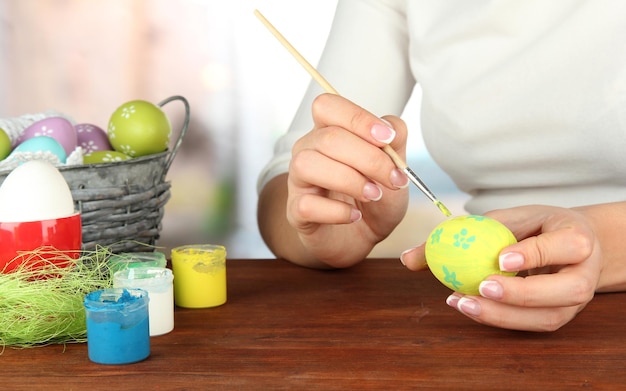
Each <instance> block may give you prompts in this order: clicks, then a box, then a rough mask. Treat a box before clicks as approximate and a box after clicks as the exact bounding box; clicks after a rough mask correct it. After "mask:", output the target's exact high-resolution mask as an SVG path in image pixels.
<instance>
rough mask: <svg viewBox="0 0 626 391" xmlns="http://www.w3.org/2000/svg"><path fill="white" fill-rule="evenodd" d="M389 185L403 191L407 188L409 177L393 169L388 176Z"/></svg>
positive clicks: (397, 169)
mask: <svg viewBox="0 0 626 391" xmlns="http://www.w3.org/2000/svg"><path fill="white" fill-rule="evenodd" d="M390 181H391V184H392V185H394V186H395V187H397V188H398V189H404V188H406V187H408V186H409V177H408V176H406V174H405V173H404V171H402V170H400V169H399V168H394V169H393V170H392V171H391V176H390Z"/></svg>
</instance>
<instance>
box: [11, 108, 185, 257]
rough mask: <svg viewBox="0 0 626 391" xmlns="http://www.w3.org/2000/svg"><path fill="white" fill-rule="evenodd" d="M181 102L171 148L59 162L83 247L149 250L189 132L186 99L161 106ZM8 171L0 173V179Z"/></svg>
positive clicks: (91, 248)
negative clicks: (95, 161) (78, 219)
mask: <svg viewBox="0 0 626 391" xmlns="http://www.w3.org/2000/svg"><path fill="white" fill-rule="evenodd" d="M176 100H178V101H181V102H182V103H183V105H184V106H185V118H184V121H183V125H182V128H181V130H180V132H179V134H178V139H177V140H176V142H175V143H174V146H173V148H172V149H171V150H167V151H165V152H161V153H158V154H153V155H148V156H142V157H138V158H134V159H129V160H125V161H121V162H113V163H99V164H84V165H74V166H66V167H59V171H60V172H61V174H62V175H63V177H64V178H65V180H66V181H67V183H68V185H69V187H70V190H71V192H72V197H73V199H74V205H75V208H76V210H77V211H79V212H80V213H81V220H82V231H83V250H88V251H89V250H93V249H95V248H96V246H106V247H108V249H109V250H110V251H111V252H113V253H119V252H131V251H152V250H153V248H152V247H151V246H154V245H155V244H156V241H157V239H158V238H159V233H160V231H161V220H162V219H163V215H164V207H165V204H166V203H167V201H168V199H169V198H170V187H171V184H170V182H167V181H166V180H165V176H166V175H167V172H168V170H169V168H170V165H171V164H172V162H173V161H174V158H175V157H176V153H177V152H178V149H179V148H180V145H181V143H182V140H183V138H184V137H185V134H186V133H187V128H188V126H189V119H190V109H189V103H188V102H187V100H186V99H185V98H184V97H182V96H172V97H169V98H167V99H165V100H163V101H161V102H159V103H158V105H159V106H160V107H163V106H164V105H166V104H168V103H170V102H172V101H176ZM8 174H9V172H1V173H0V184H1V183H2V182H3V181H4V178H6V176H7V175H8Z"/></svg>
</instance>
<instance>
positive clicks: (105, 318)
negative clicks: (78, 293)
mask: <svg viewBox="0 0 626 391" xmlns="http://www.w3.org/2000/svg"><path fill="white" fill-rule="evenodd" d="M148 302H149V298H148V292H146V291H145V290H143V289H126V288H106V289H102V290H98V291H95V292H91V293H88V294H87V295H86V296H85V301H84V304H85V310H86V318H87V350H88V354H89V359H90V360H91V361H93V362H95V363H98V364H129V363H133V362H137V361H141V360H143V359H145V358H147V357H148V356H149V355H150V330H149V321H148Z"/></svg>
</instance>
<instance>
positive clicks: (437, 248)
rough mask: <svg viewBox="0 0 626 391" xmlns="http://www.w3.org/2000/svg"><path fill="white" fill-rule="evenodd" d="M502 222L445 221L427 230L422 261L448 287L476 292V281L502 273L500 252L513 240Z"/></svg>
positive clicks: (463, 218)
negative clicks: (428, 232) (424, 257)
mask: <svg viewBox="0 0 626 391" xmlns="http://www.w3.org/2000/svg"><path fill="white" fill-rule="evenodd" d="M516 242H517V240H516V239H515V236H514V235H513V234H512V233H511V231H509V229H508V228H507V227H505V226H504V225H503V224H502V223H500V222H498V221H496V220H494V219H491V218H488V217H485V216H472V215H469V216H460V217H455V218H452V219H449V220H446V221H444V222H442V223H441V224H439V225H438V226H437V227H435V229H434V230H433V231H432V232H431V234H430V236H429V237H428V241H427V242H426V260H427V262H428V266H429V268H430V271H431V272H432V273H433V275H434V276H435V277H436V278H437V279H438V280H439V281H441V282H442V283H443V284H444V285H445V286H447V287H448V288H450V289H452V290H454V291H457V292H460V293H465V294H470V295H478V294H479V292H478V286H479V284H480V283H481V282H482V281H483V280H484V279H485V278H487V277H488V276H490V275H492V274H502V275H508V276H514V275H515V273H509V272H502V271H500V267H499V264H498V256H499V255H500V251H502V249H503V248H504V247H506V246H509V245H511V244H514V243H516Z"/></svg>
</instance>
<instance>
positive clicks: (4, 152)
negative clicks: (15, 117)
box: [0, 128, 11, 160]
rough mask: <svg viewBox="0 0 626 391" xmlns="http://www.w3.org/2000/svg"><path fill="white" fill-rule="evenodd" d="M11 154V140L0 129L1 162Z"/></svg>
mask: <svg viewBox="0 0 626 391" xmlns="http://www.w3.org/2000/svg"><path fill="white" fill-rule="evenodd" d="M10 153H11V139H10V138H9V135H8V134H7V133H6V132H5V131H4V129H2V128H0V160H3V159H4V158H6V157H7V156H9V154H10Z"/></svg>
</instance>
